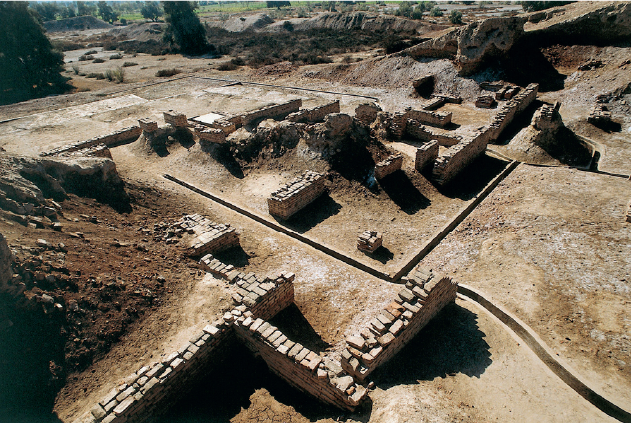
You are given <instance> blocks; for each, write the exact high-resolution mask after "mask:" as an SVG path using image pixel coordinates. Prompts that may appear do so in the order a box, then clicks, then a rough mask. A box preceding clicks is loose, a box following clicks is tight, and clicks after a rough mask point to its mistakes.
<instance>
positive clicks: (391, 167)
mask: <svg viewBox="0 0 631 423" xmlns="http://www.w3.org/2000/svg"><path fill="white" fill-rule="evenodd" d="M402 165H403V156H402V155H401V154H394V155H391V156H388V158H387V159H385V160H382V161H380V162H379V163H377V164H376V165H375V178H377V179H381V178H385V177H386V176H388V175H390V174H391V173H393V172H396V171H397V170H400V169H401V166H402Z"/></svg>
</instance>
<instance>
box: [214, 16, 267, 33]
mask: <svg viewBox="0 0 631 423" xmlns="http://www.w3.org/2000/svg"><path fill="white" fill-rule="evenodd" d="M272 23H274V19H272V18H270V17H269V16H268V15H266V14H265V13H257V14H254V15H247V16H231V17H230V18H229V19H227V20H226V21H223V22H222V21H207V22H206V24H207V25H208V26H211V27H214V28H221V29H225V30H226V31H229V32H242V31H247V30H257V29H261V28H264V27H266V26H267V25H270V24H272Z"/></svg>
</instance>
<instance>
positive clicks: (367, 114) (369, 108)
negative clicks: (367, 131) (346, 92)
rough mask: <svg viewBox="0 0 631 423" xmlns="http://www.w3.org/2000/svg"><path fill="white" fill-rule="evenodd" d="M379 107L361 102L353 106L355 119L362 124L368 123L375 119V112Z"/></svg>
mask: <svg viewBox="0 0 631 423" xmlns="http://www.w3.org/2000/svg"><path fill="white" fill-rule="evenodd" d="M380 111H381V107H379V106H378V105H376V104H374V103H362V104H360V105H359V106H357V107H356V108H355V119H357V120H358V121H360V122H361V123H363V124H366V125H370V124H371V123H373V122H374V121H375V119H377V113H379V112H380Z"/></svg>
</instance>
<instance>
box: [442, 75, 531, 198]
mask: <svg viewBox="0 0 631 423" xmlns="http://www.w3.org/2000/svg"><path fill="white" fill-rule="evenodd" d="M538 89H539V85H538V84H530V85H528V86H527V87H526V89H524V90H523V91H522V92H520V93H519V94H517V95H516V96H515V97H513V98H512V99H510V100H508V101H507V102H506V103H505V104H503V105H502V106H501V107H500V109H499V111H498V113H497V114H496V115H495V117H494V118H493V119H492V120H491V123H490V125H489V126H488V127H482V128H480V129H478V130H475V131H472V132H471V134H470V135H468V136H466V137H464V139H463V141H461V142H459V143H458V144H456V145H454V146H451V147H449V148H448V149H447V151H445V152H444V153H443V154H442V155H441V156H439V157H438V158H437V159H436V161H435V162H434V169H433V171H432V173H433V178H434V180H435V181H436V182H437V183H438V184H439V185H443V184H445V183H447V182H449V181H450V180H451V179H453V178H454V177H455V176H456V175H457V174H458V173H460V172H461V171H462V170H463V169H464V168H465V167H466V166H468V165H469V164H470V163H471V162H472V161H473V160H475V159H476V158H477V157H478V156H479V155H480V154H482V153H483V152H484V150H486V146H487V144H488V143H489V142H491V141H494V140H496V139H497V138H498V137H499V136H500V134H501V133H502V131H503V130H504V129H505V128H506V127H507V126H508V125H509V124H510V123H511V122H512V120H513V118H514V117H515V116H516V115H517V114H519V113H521V112H523V111H524V110H525V109H526V108H527V107H528V106H529V105H530V104H531V103H532V102H533V101H534V100H535V99H536V98H537V91H538Z"/></svg>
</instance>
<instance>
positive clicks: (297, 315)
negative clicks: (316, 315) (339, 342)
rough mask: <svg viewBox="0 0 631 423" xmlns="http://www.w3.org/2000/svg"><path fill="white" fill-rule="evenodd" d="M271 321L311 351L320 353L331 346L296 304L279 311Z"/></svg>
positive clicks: (290, 337)
mask: <svg viewBox="0 0 631 423" xmlns="http://www.w3.org/2000/svg"><path fill="white" fill-rule="evenodd" d="M269 322H270V324H272V325H274V326H276V327H278V329H279V330H280V331H281V332H282V333H283V334H285V336H287V338H289V339H291V340H292V341H294V342H298V343H300V344H302V345H303V346H304V347H305V348H309V349H310V350H311V351H314V352H316V353H320V352H322V351H324V350H326V349H327V348H328V347H330V345H329V344H327V343H326V342H324V341H323V340H322V338H321V337H320V335H319V334H318V333H317V332H316V331H315V330H314V329H313V327H312V326H311V325H310V324H309V322H308V321H307V319H305V316H303V315H302V313H301V312H300V310H299V309H298V307H297V306H296V305H295V304H292V305H290V306H289V307H287V308H286V309H285V310H283V311H281V312H280V313H278V314H277V315H276V316H274V317H273V318H272V319H271V320H270V321H269Z"/></svg>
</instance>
